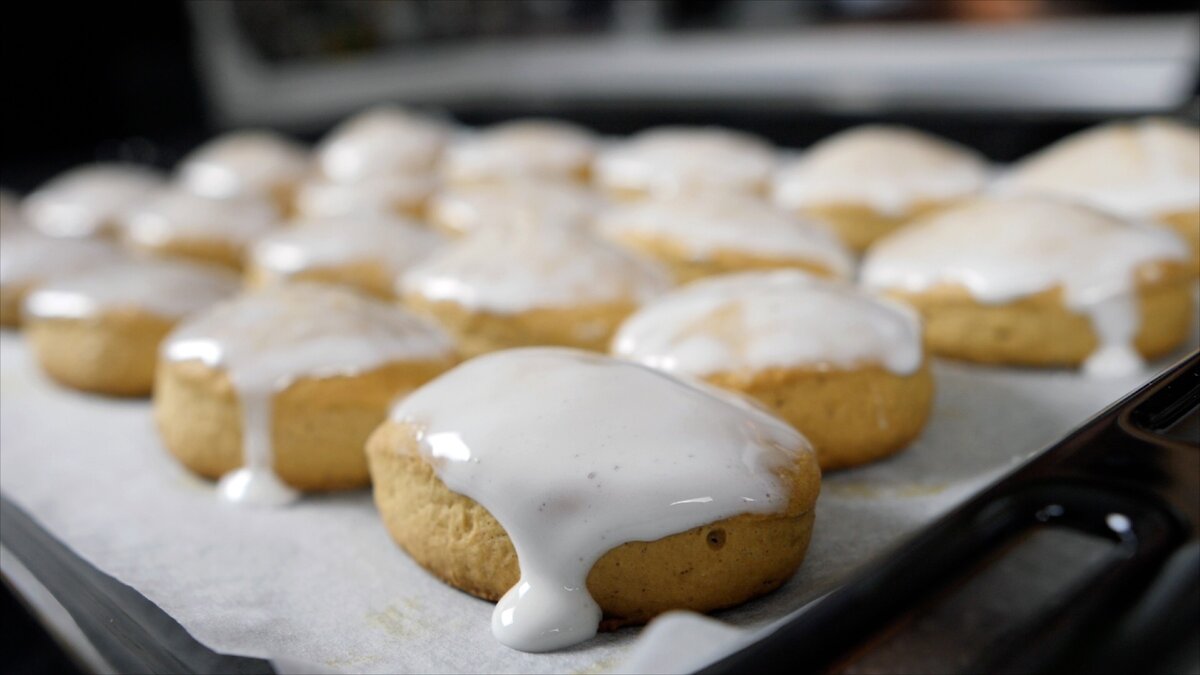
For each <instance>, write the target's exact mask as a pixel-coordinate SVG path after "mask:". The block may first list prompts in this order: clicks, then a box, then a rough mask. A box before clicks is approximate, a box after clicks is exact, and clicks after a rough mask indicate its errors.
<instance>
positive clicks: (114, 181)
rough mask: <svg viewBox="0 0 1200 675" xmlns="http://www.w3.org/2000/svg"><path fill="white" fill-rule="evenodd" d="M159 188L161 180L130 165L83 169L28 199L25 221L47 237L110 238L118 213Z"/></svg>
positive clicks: (41, 188)
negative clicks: (97, 236)
mask: <svg viewBox="0 0 1200 675" xmlns="http://www.w3.org/2000/svg"><path fill="white" fill-rule="evenodd" d="M163 184H164V180H163V178H162V176H161V175H160V174H159V173H158V172H156V171H154V170H152V169H148V168H145V167H141V166H135V165H132V164H89V165H86V166H81V167H78V168H75V169H71V170H70V171H67V172H66V173H63V174H59V175H58V176H56V177H54V178H53V179H51V180H50V181H49V182H47V183H45V184H44V185H42V186H41V187H39V188H38V189H37V190H35V191H33V192H32V193H30V194H29V196H28V197H26V198H25V201H24V202H23V204H22V208H23V212H24V216H25V219H26V221H27V222H28V223H29V225H31V226H33V227H34V228H36V229H37V230H38V231H40V232H42V233H43V234H46V235H49V236H51V237H90V236H94V235H112V234H115V233H116V231H117V229H118V226H119V220H120V216H121V214H122V213H123V212H124V211H125V209H128V208H129V207H131V206H133V205H135V204H137V203H138V202H139V201H141V200H143V199H145V198H146V197H148V196H149V195H150V194H151V193H153V192H154V191H155V190H157V189H158V188H161V187H162V186H163Z"/></svg>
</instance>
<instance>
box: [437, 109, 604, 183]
mask: <svg viewBox="0 0 1200 675" xmlns="http://www.w3.org/2000/svg"><path fill="white" fill-rule="evenodd" d="M595 152H596V139H595V137H593V136H592V134H591V133H589V132H587V131H586V130H584V129H582V128H580V127H577V126H575V125H573V124H567V123H565V122H557V121H553V120H539V119H533V120H517V121H515V122H506V123H504V124H498V125H496V126H494V127H491V128H490V129H486V130H484V131H481V132H479V133H476V134H472V135H468V136H465V137H463V138H461V139H460V140H458V141H456V142H455V143H454V144H453V145H451V146H450V148H449V149H448V150H447V151H446V156H445V158H444V159H443V162H442V170H443V173H444V175H445V176H446V178H447V179H448V180H450V181H454V182H474V181H488V180H508V179H513V178H551V179H571V178H575V177H577V176H579V174H580V173H582V172H583V171H584V170H586V169H587V167H588V165H590V164H591V161H592V157H593V155H594V154H595Z"/></svg>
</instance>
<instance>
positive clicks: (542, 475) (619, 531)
mask: <svg viewBox="0 0 1200 675" xmlns="http://www.w3.org/2000/svg"><path fill="white" fill-rule="evenodd" d="M497 402H503V404H502V405H497ZM392 419H393V420H396V421H400V422H405V423H410V424H413V425H414V426H416V427H417V429H418V430H419V434H420V436H419V443H420V452H421V453H422V455H423V456H424V457H425V458H426V459H427V460H428V461H429V462H430V464H431V465H432V466H433V467H434V471H435V472H436V473H437V475H438V477H439V478H440V479H441V480H442V482H443V483H445V484H446V486H447V487H448V488H450V489H451V490H453V491H455V492H458V493H460V494H463V495H466V496H467V497H470V498H471V499H473V500H475V501H476V502H478V503H479V504H480V505H482V506H483V507H484V508H486V509H487V510H488V512H489V513H491V514H492V515H493V516H494V517H495V518H496V520H497V521H499V523H500V524H501V525H502V526H503V527H504V529H505V531H506V532H507V533H508V536H509V538H510V539H511V540H512V542H513V546H514V547H515V548H516V552H517V557H518V559H519V563H520V567H521V579H520V581H518V582H517V584H516V586H514V587H513V588H512V589H511V590H510V591H509V592H508V593H506V594H505V595H504V597H503V598H502V599H501V600H500V602H499V603H498V604H497V605H496V608H495V611H494V613H493V614H492V633H493V635H495V637H496V639H497V640H499V641H500V642H502V643H504V644H505V645H508V646H509V647H512V648H514V649H520V650H524V651H548V650H552V649H559V648H562V647H566V646H569V645H572V644H575V643H578V642H582V641H584V640H587V639H588V638H590V637H592V636H593V635H595V633H596V629H597V625H598V624H599V621H600V617H601V611H600V607H599V606H598V605H597V604H596V602H595V601H594V600H593V599H592V598H591V596H590V595H589V594H588V591H587V584H586V581H587V575H588V572H589V571H590V570H591V568H592V565H593V564H594V563H595V562H596V561H597V560H599V559H600V558H601V557H602V556H603V555H604V554H605V553H606V552H607V551H609V550H610V549H612V548H614V547H616V546H619V545H621V544H624V543H626V542H630V541H654V540H657V539H661V538H663V537H666V536H669V535H672V534H676V533H678V532H684V531H687V530H689V529H691V528H694V527H700V526H703V525H706V524H709V523H713V522H716V521H719V520H722V519H724V518H729V517H732V516H736V515H739V514H743V513H762V514H766V513H778V512H780V511H782V510H784V509H785V508H786V507H787V504H788V500H789V487H788V486H787V485H786V484H785V483H784V482H783V481H782V480H781V479H780V478H779V476H778V473H777V472H779V471H780V470H783V469H784V468H785V467H788V466H791V465H793V464H794V463H795V462H796V461H797V460H798V458H799V457H800V456H801V455H802V454H803V453H809V452H811V451H810V450H809V448H808V445H807V443H805V441H804V439H803V437H801V436H800V435H799V434H798V433H797V432H796V431H795V430H793V429H792V428H791V427H789V426H788V425H787V424H785V423H783V422H781V421H780V420H778V419H776V418H775V417H772V416H771V415H769V414H768V413H766V412H764V411H762V410H761V409H759V408H757V407H755V406H752V405H750V404H748V403H746V402H745V401H744V400H742V399H739V398H735V397H734V396H732V395H729V394H725V393H722V392H718V391H716V390H715V389H712V388H709V387H705V386H702V385H698V384H687V383H684V382H683V381H680V380H676V379H674V378H671V377H669V376H666V375H663V374H660V373H657V372H656V371H654V370H651V369H648V368H644V367H642V366H639V365H637V364H633V363H627V362H622V361H618V360H615V359H611V358H607V357H604V356H599V355H592V354H588V353H585V352H581V351H577V350H569V349H546V348H533V349H515V350H508V351H504V352H498V353H494V354H489V355H487V356H483V357H479V358H476V359H473V360H471V361H468V362H467V363H465V364H463V365H461V366H459V367H457V368H455V369H454V370H452V371H450V372H448V373H446V374H444V375H442V376H441V377H439V378H438V379H436V380H434V381H433V382H430V383H429V384H426V385H425V386H424V387H422V388H420V389H418V390H417V391H415V392H413V393H412V394H411V395H409V396H408V397H407V398H406V399H405V400H403V401H402V402H400V403H399V404H398V405H397V406H396V407H395V408H394V409H393V411H392Z"/></svg>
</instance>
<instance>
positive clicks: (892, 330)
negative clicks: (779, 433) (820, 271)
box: [612, 270, 933, 469]
mask: <svg viewBox="0 0 1200 675" xmlns="http://www.w3.org/2000/svg"><path fill="white" fill-rule="evenodd" d="M924 351H925V350H924V345H923V344H922V341H921V322H920V319H918V317H917V315H916V313H915V312H914V311H912V310H911V309H910V308H908V307H906V306H903V305H901V304H899V303H895V302H891V301H888V300H884V299H880V298H875V297H872V296H870V295H867V294H866V293H864V292H862V291H859V290H858V289H856V288H854V287H853V286H849V285H846V284H841V283H835V282H828V281H823V280H820V279H817V278H814V277H812V276H809V275H807V274H804V273H802V272H797V271H795V270H782V271H774V272H748V273H744V274H734V275H729V276H724V277H717V278H714V279H706V280H703V281H698V282H696V283H694V284H689V285H687V286H684V287H681V288H678V289H675V290H674V291H671V292H670V293H667V294H666V295H664V296H662V297H660V298H657V299H655V300H654V301H652V302H650V303H648V304H647V305H645V306H644V307H642V308H641V309H639V310H638V311H637V312H635V313H634V314H633V315H632V316H630V317H629V318H628V319H626V320H625V323H623V324H622V325H621V328H620V330H618V331H617V334H616V337H614V338H613V345H612V352H613V354H614V355H616V356H620V357H622V358H626V359H630V360H632V361H636V362H638V363H642V364H645V365H647V366H650V367H653V368H658V369H660V370H663V371H665V372H668V373H672V374H676V375H683V376H689V377H698V378H702V379H704V380H707V381H708V382H710V383H712V384H715V385H717V386H719V387H723V388H726V389H730V390H733V391H736V392H740V393H742V394H746V395H749V396H751V397H753V398H755V399H758V401H759V402H760V403H762V404H763V405H765V406H766V407H767V408H769V409H770V410H772V411H774V412H775V413H776V414H778V415H779V416H780V417H782V418H783V419H785V420H787V421H788V422H789V423H791V424H792V426H794V427H796V428H797V429H798V430H800V432H801V433H802V434H804V436H805V437H806V438H808V440H809V441H811V442H812V445H813V448H814V449H815V450H816V451H817V458H818V459H819V460H820V463H821V468H822V469H836V468H841V467H847V466H855V465H858V464H863V463H866V462H870V461H873V460H876V459H880V458H882V457H886V456H888V455H891V454H893V453H895V452H898V451H900V450H901V449H903V448H905V447H906V446H908V444H909V443H911V442H912V441H913V439H915V438H916V437H917V436H918V435H919V434H920V433H921V429H922V428H923V427H924V426H925V422H926V420H927V419H928V417H929V412H930V408H931V407H932V405H933V377H932V375H931V374H930V367H929V362H928V359H927V358H925V354H924Z"/></svg>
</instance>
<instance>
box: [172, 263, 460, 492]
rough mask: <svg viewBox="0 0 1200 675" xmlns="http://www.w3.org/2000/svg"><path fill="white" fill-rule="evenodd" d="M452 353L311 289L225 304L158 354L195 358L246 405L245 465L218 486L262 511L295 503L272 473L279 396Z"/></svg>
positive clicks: (394, 310) (371, 311)
mask: <svg viewBox="0 0 1200 675" xmlns="http://www.w3.org/2000/svg"><path fill="white" fill-rule="evenodd" d="M452 353H453V352H452V347H451V343H450V341H449V339H448V338H447V337H446V336H445V335H444V334H443V333H442V332H441V331H440V330H438V329H437V328H436V327H434V326H432V325H431V324H429V323H426V322H425V321H423V320H421V319H419V318H417V317H415V316H412V315H411V314H408V313H407V312H405V311H404V310H402V309H399V308H398V307H394V306H391V305H388V304H385V303H382V302H376V301H373V300H369V299H367V298H364V297H361V296H359V295H357V294H355V293H352V292H350V291H344V290H340V289H336V288H331V287H326V286H318V285H313V284H294V285H288V286H280V287H275V288H271V289H267V290H264V291H261V292H257V293H250V294H245V295H242V296H240V297H237V298H234V299H232V300H229V301H226V302H223V303H219V304H217V305H215V306H213V307H212V308H210V309H209V310H208V311H206V312H204V313H202V314H199V315H196V316H195V317H193V318H191V319H189V320H187V321H185V322H184V323H183V324H182V325H180V326H179V327H178V328H177V329H176V330H175V331H174V332H172V334H171V335H170V336H168V338H167V339H166V341H165V342H164V343H163V346H162V357H163V358H164V359H165V360H167V361H172V362H181V361H192V360H196V361H200V362H201V363H203V364H205V365H206V366H208V367H210V368H215V369H220V370H223V371H224V372H225V373H226V374H227V375H228V377H229V380H230V382H231V383H232V384H233V386H234V388H235V390H236V391H237V394H238V400H239V402H240V404H241V410H242V429H243V433H242V453H243V457H244V460H243V461H244V466H243V467H242V468H241V469H238V470H237V471H235V472H233V473H231V474H229V475H227V476H225V477H223V478H222V479H221V481H220V482H219V483H218V494H219V495H220V496H221V497H222V498H223V499H226V500H228V501H232V502H237V503H246V504H261V505H273V504H282V503H286V502H287V501H290V500H291V499H294V498H295V496H296V495H295V491H294V490H292V489H291V488H289V487H287V486H286V485H284V484H283V483H282V482H281V481H280V480H279V478H278V477H277V476H276V475H275V473H274V469H273V466H274V449H273V448H272V441H271V420H272V416H273V406H272V401H273V400H274V397H275V395H276V394H278V393H279V392H281V391H283V390H284V389H286V388H287V387H288V386H290V385H291V384H292V383H293V382H295V381H296V380H298V379H301V378H305V377H333V376H338V375H355V374H358V373H363V372H367V371H370V370H373V369H375V368H378V367H380V366H383V365H385V364H387V363H390V362H395V361H412V360H426V359H430V360H432V359H440V358H447V357H449V356H450V355H451V354H452Z"/></svg>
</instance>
